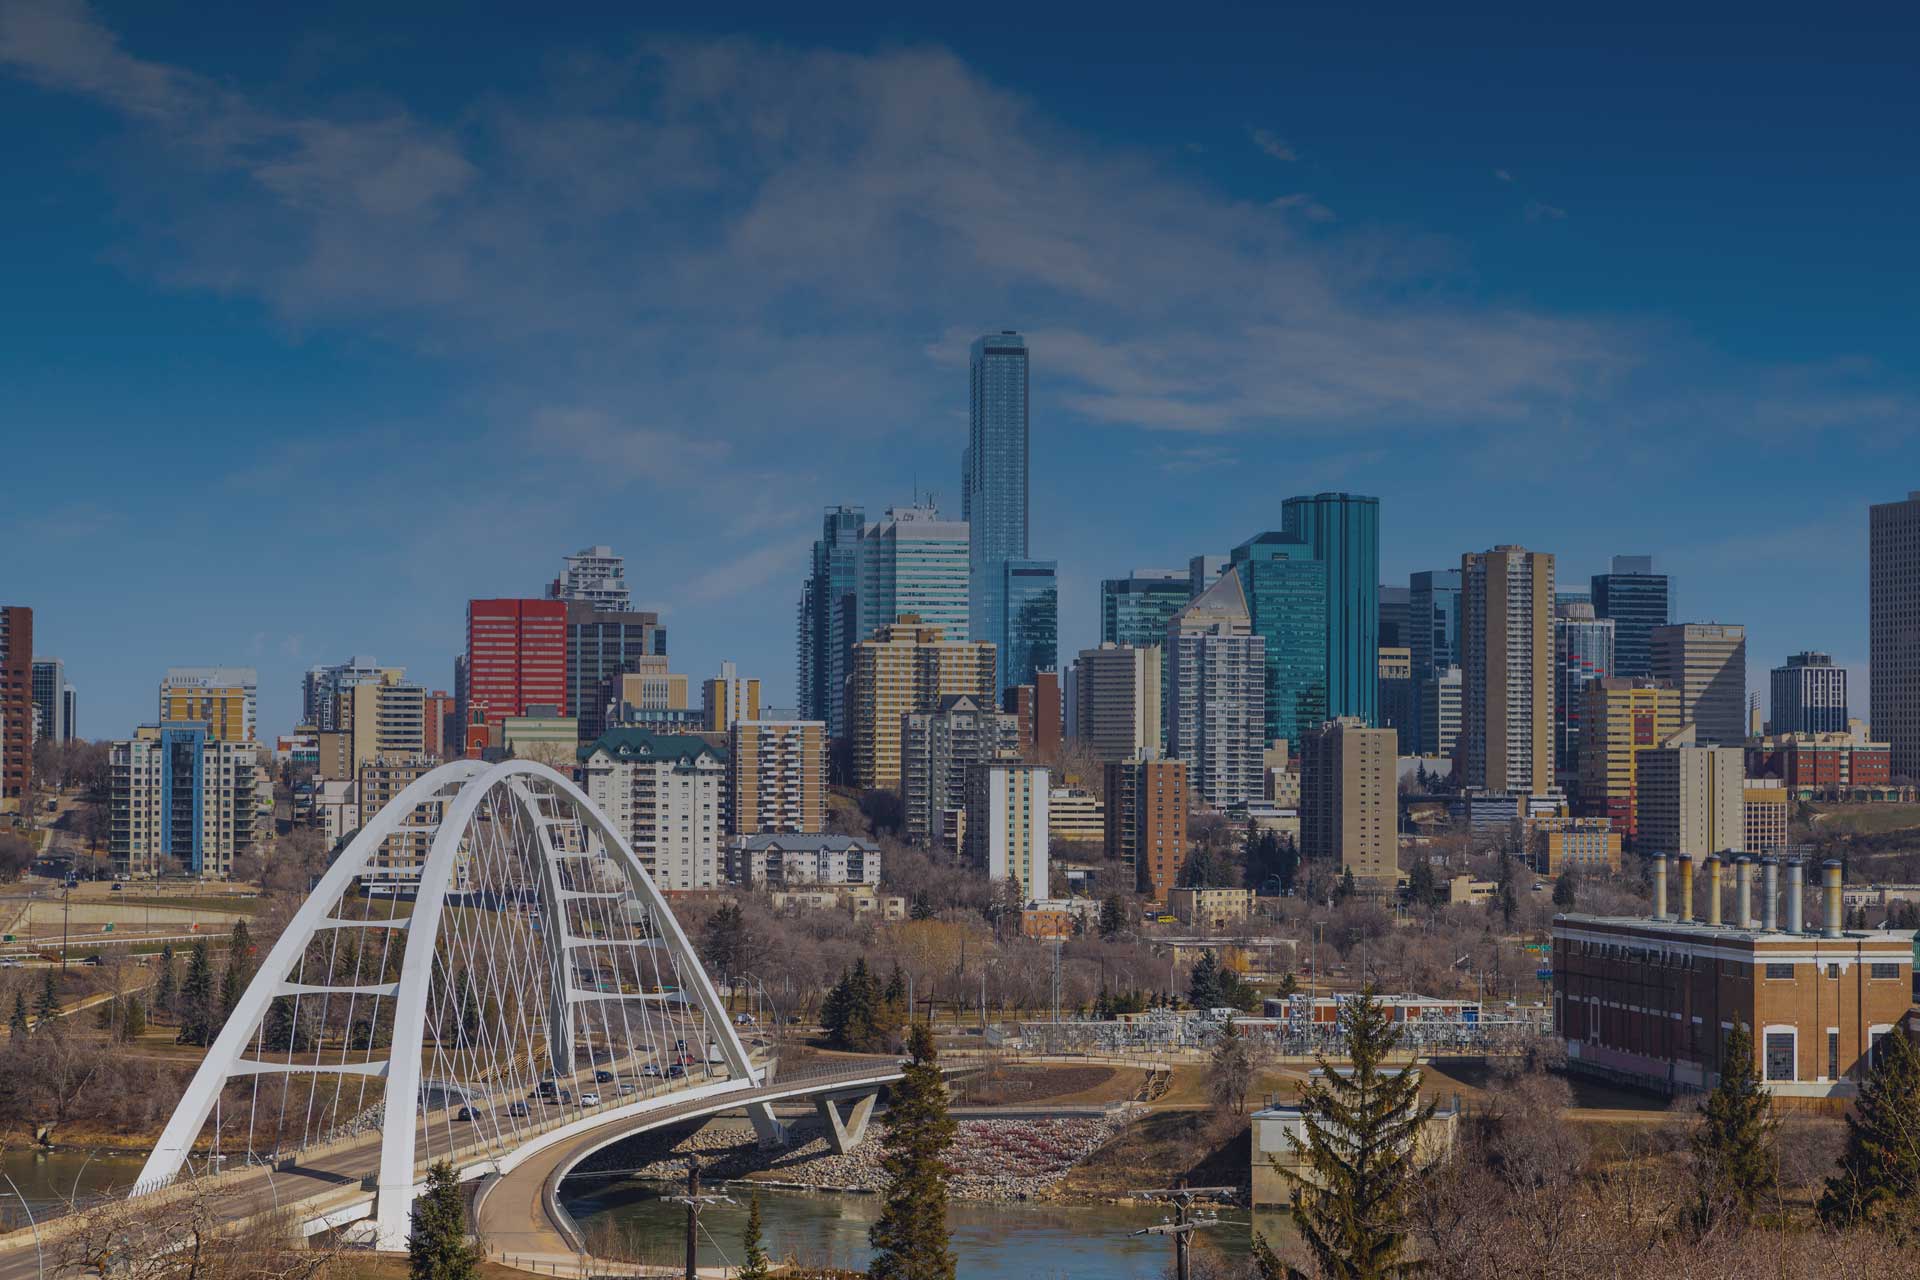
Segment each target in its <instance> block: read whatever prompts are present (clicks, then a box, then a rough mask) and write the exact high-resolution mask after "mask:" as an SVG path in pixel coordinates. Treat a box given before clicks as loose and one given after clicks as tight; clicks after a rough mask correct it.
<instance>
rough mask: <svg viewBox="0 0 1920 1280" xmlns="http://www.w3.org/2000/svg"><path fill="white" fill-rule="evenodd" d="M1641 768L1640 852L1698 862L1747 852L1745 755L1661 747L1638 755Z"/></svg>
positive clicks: (1731, 751) (1733, 751) (1723, 750)
mask: <svg viewBox="0 0 1920 1280" xmlns="http://www.w3.org/2000/svg"><path fill="white" fill-rule="evenodd" d="M1638 770H1639V792H1640V795H1639V813H1638V821H1637V832H1638V836H1637V840H1638V845H1639V847H1640V848H1641V849H1643V850H1647V851H1651V852H1655V853H1666V854H1690V855H1692V856H1693V857H1696V858H1704V857H1706V856H1707V855H1708V854H1714V853H1743V852H1745V851H1746V847H1747V825H1746V822H1747V820H1746V808H1745V806H1746V752H1744V751H1742V750H1741V749H1740V748H1739V747H1696V746H1666V747H1659V748H1656V749H1655V750H1652V751H1646V752H1642V753H1641V754H1640V757H1639V762H1638Z"/></svg>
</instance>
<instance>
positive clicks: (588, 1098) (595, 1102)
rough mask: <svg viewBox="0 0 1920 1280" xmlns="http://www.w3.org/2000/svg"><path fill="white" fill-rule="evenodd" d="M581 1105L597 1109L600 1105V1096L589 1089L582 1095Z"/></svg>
mask: <svg viewBox="0 0 1920 1280" xmlns="http://www.w3.org/2000/svg"><path fill="white" fill-rule="evenodd" d="M580 1105H581V1106H583V1107H597V1106H599V1105H600V1095H599V1094H597V1093H595V1092H594V1091H593V1090H591V1089H588V1090H586V1091H584V1092H583V1093H581V1095H580Z"/></svg>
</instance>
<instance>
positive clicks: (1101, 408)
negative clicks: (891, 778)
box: [0, 0, 1920, 736]
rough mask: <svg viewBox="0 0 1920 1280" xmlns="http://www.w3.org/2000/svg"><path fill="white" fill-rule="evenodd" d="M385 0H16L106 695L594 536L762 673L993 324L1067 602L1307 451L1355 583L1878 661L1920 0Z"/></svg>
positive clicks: (45, 477)
mask: <svg viewBox="0 0 1920 1280" xmlns="http://www.w3.org/2000/svg"><path fill="white" fill-rule="evenodd" d="M403 8H404V13H400V14H396V7H395V6H374V5H370V4H369V5H354V4H337V5H326V4H318V5H309V6H300V7H298V8H291V7H287V6H254V7H251V8H246V9H222V10H221V11H220V12H219V13H218V16H217V20H216V19H215V18H214V17H213V16H212V15H211V14H210V12H209V11H208V10H206V9H205V8H204V7H203V6H185V5H168V4H158V3H156V4H143V5H120V6H106V5H95V6H91V7H89V6H87V5H84V4H80V3H74V2H71V0H0V129H4V137H5V140H6V148H7V156H8V163H7V166H6V172H7V175H8V177H7V181H6V182H5V183H0V244H4V245H5V251H4V252H5V256H6V263H5V277H4V278H5V280H6V289H7V294H8V303H9V305H7V306H5V307H4V308H0V437H4V444H5V448H6V450H7V452H6V454H5V456H6V457H7V458H8V459H9V465H8V480H9V483H8V484H7V486H6V498H5V499H4V501H0V548H4V555H3V556H0V599H4V600H6V601H7V602H10V603H11V602H21V603H27V604H31V605H33V606H34V607H35V608H36V610H37V628H38V634H39V642H38V645H37V648H39V649H40V650H41V651H43V652H50V653H56V654H58V655H60V656H61V657H63V658H65V659H66V661H67V662H68V664H69V671H70V678H71V679H73V681H74V682H75V683H76V684H77V685H78V686H79V687H80V689H81V699H82V729H83V731H84V732H85V733H87V734H89V735H91V736H107V735H114V734H121V733H124V732H126V731H127V729H128V728H130V727H131V726H132V725H133V724H134V723H136V722H137V721H139V720H141V719H145V718H149V717H151V715H152V713H153V706H152V702H153V687H154V684H155V682H156V681H157V680H158V678H159V675H160V673H161V671H162V670H163V669H164V668H165V667H166V666H167V665H169V664H179V663H215V662H237V663H252V664H254V665H257V666H258V667H259V668H260V672H261V678H262V698H261V701H262V707H261V716H262V725H263V729H264V730H265V731H266V732H269V733H271V732H276V731H279V730H282V729H284V728H286V727H287V726H288V725H289V724H290V723H291V721H292V719H293V717H294V714H295V712H296V710H297V702H296V691H297V687H298V673H299V672H300V671H302V670H304V669H305V667H307V666H308V665H311V664H312V663H315V662H320V661H337V660H340V659H343V658H345V657H346V656H348V655H349V654H352V653H370V654H374V655H376V656H378V657H380V658H381V659H383V660H386V661H389V662H396V663H404V664H406V665H407V666H408V667H409V668H410V669H411V670H412V671H413V673H414V674H415V675H416V676H417V677H419V678H421V679H422V680H425V681H428V682H430V683H431V684H433V685H437V686H442V687H446V686H448V685H449V682H450V680H451V669H452V659H453V655H454V653H455V652H456V651H457V650H458V649H459V647H460V644H461V627H462V621H463V616H464V614H463V604H464V601H465V600H466V599H467V598H468V597H469V596H473V595H508V594H535V593H537V591H538V589H539V586H540V584H541V583H542V582H544V581H545V580H546V579H548V578H550V577H551V576H552V575H553V574H554V572H555V571H556V570H557V568H558V565H559V558H560V556H561V555H562V554H563V553H564V552H566V551H569V550H572V549H574V548H577V547H580V546H584V545H588V544H591V543H596V542H604V543H610V544H612V545H613V546H614V547H616V548H617V549H618V550H620V551H623V552H624V553H625V554H626V555H627V556H628V559H629V575H630V577H631V578H632V580H633V583H634V586H635V590H636V597H637V600H638V601H639V602H640V603H641V604H642V605H644V606H646V607H654V608H658V609H660V610H661V612H662V613H663V614H664V615H665V618H666V622H667V625H668V627H669V635H670V640H671V648H672V651H673V653H674V654H675V655H676V656H677V658H678V662H677V663H676V666H677V667H678V669H681V670H684V671H686V672H688V673H689V674H692V675H695V676H704V675H706V674H709V673H710V672H711V671H712V670H713V669H714V668H715V666H716V665H717V664H718V663H719V662H720V661H721V660H722V659H723V658H730V659H733V660H735V661H736V662H738V663H739V664H740V666H741V668H742V670H743V671H745V672H747V673H756V674H759V675H761V676H762V677H763V678H764V679H765V680H766V681H767V684H768V687H769V690H770V696H771V697H772V698H773V700H774V701H776V702H784V701H787V700H789V699H790V696H791V691H792V685H793V663H794V657H793V632H794V624H793V617H794V604H795V600H796V598H797V595H798V591H799V584H800V578H801V574H802V571H803V566H804V564H805V560H806V555H807V547H808V545H809V543H810V541H811V539H812V538H813V537H814V536H816V534H817V532H818V527H819V515H820V511H821V509H822V508H823V507H825V506H828V505H831V504H834V503H839V502H855V503H861V504H863V505H865V506H866V507H867V509H868V510H869V511H870V512H875V513H877V512H878V511H879V510H880V509H881V508H883V507H885V506H886V505H888V504H889V503H895V502H905V501H906V500H908V499H909V497H910V496H911V493H912V491H913V487H914V486H915V484H916V483H917V484H918V485H919V487H920V488H922V489H927V488H932V489H933V490H935V492H936V494H937V495H938V496H939V498H940V500H941V502H942V504H943V505H945V506H947V507H950V508H952V509H954V510H955V511H956V512H957V509H958V505H959V503H958V498H959V492H958V477H959V455H960V449H961V446H962V444H963V442H964V436H965V412H966V371H965V346H966V342H967V340H968V339H969V338H971V337H972V336H973V335H974V334H975V333H977V332H979V331H982V330H985V329H998V328H1003V327H1005V328H1019V329H1021V330H1023V331H1025V332H1026V333H1027V334H1028V335H1029V338H1030V342H1031V345H1032V350H1033V430H1034V477H1033V494H1034V499H1033V501H1034V524H1035V529H1034V550H1035V554H1038V555H1047V556H1055V557H1057V558H1058V559H1059V561H1060V566H1061V582H1062V593H1063V601H1062V618H1061V625H1062V641H1063V646H1065V647H1068V648H1074V647H1078V646H1079V645H1081V644H1084V643H1089V642H1091V641H1092V640H1093V639H1095V638H1097V636H1096V633H1097V612H1096V601H1097V589H1098V581H1099V579H1100V578H1101V577H1104V576H1110V575H1113V574H1117V573H1121V572H1124V571H1125V570H1126V569H1127V568H1128V567H1130V566H1133V565H1163V564H1165V565H1173V564H1180V563H1184V561H1185V559H1186V558H1187V557H1188V556H1190V555H1194V554H1198V553H1200V552H1203V551H1214V552H1222V551H1225V550H1226V549H1227V548H1229V547H1231V546H1232V545H1233V544H1234V543H1236V542H1238V541H1240V540H1241V539H1242V538H1244V537H1246V536H1247V535H1248V534H1250V533H1253V532H1255V531H1258V530H1260V529H1264V528H1268V527H1271V526H1273V525H1275V524H1276V523H1277V521H1278V512H1279V505H1280V502H1281V500H1282V499H1283V498H1285V497H1286V496H1288V495H1290V494H1293V493H1299V492H1312V491H1315V490H1320V489H1328V488H1344V489H1351V490H1355V491H1360V492H1367V493H1374V494H1378V495H1379V496H1380V497H1381V500H1382V526H1383V563H1382V576H1383V578H1384V579H1385V580H1386V581H1389V582H1393V581H1404V578H1405V575H1406V574H1407V573H1408V572H1409V571H1412V570H1415V569H1423V568H1442V567H1447V566H1449V565H1457V563H1458V558H1459V555H1460V553H1461V552H1462V551H1465V550H1474V549H1480V548H1484V547H1486V546H1489V545H1492V544H1494V543H1497V542H1519V543H1524V544H1526V545H1528V546H1531V547H1535V548H1539V549H1542V550H1548V551H1552V552H1555V553H1556V554H1557V555H1558V557H1559V564H1560V571H1561V576H1562V579H1563V581H1565V580H1576V581H1579V582H1582V583H1584V580H1585V578H1586V577H1587V575H1588V574H1590V573H1592V572H1594V571H1596V570H1598V569H1601V568H1603V567H1604V565H1605V562H1606V559H1607V557H1608V556H1609V555H1611V554H1613V553H1615V552H1641V553H1644V552H1651V553H1652V554H1654V555H1656V556H1657V557H1658V558H1659V560H1660V562H1661V564H1662V565H1663V566H1664V567H1665V568H1666V569H1667V570H1668V571H1670V572H1671V573H1672V574H1673V575H1674V578H1675V594H1676V598H1677V601H1678V607H1679V612H1680V614H1681V616H1682V618H1683V619H1685V620H1708V619H1713V620H1719V621H1728V622H1744V623H1746V624H1747V626H1748V627H1749V649H1750V652H1749V672H1750V675H1749V679H1750V683H1751V684H1752V685H1753V686H1754V687H1755V688H1756V689H1759V688H1761V687H1762V686H1763V684H1764V672H1765V670H1766V668H1767V667H1769V666H1772V665H1774V664H1775V663H1777V662H1778V661H1780V660H1781V658H1782V657H1783V656H1784V655H1785V654H1786V653H1788V652H1790V651H1792V650H1795V649H1799V648H1803V647H1818V648H1826V649H1829V650H1831V651H1832V652H1834V653H1835V654H1836V656H1837V657H1839V658H1840V660H1842V661H1844V662H1846V663H1848V664H1849V665H1850V666H1852V667H1854V668H1855V671H1856V687H1855V690H1854V698H1853V700H1854V703H1855V704H1856V706H1857V707H1860V708H1864V706H1865V703H1866V697H1865V689H1864V682H1865V678H1866V672H1865V660H1866V638H1865V632H1866V597H1865V581H1866V563H1865V541H1866V511H1865V507H1866V504H1868V503H1869V502H1873V501H1885V500H1889V499H1893V498H1898V497H1902V496H1904V495H1905V494H1906V492H1907V491H1908V490H1909V489H1913V488H1920V462H1917V461H1916V460H1917V459H1920V451H1916V449H1915V434H1916V427H1915V424H1916V422H1920V415H1917V414H1916V407H1917V405H1920V388H1916V385H1915V384H1916V377H1915V370H1914V343H1915V337H1916V321H1915V319H1914V317H1915V316H1916V314H1920V306H1917V305H1916V304H1920V273H1916V272H1915V270H1914V267H1913V243H1912V240H1913V209H1914V208H1915V207H1916V204H1920V168H1917V167H1916V166H1915V164H1914V150H1913V141H1912V140H1913V137H1914V136H1915V127H1916V124H1920V120H1917V119H1916V117H1917V116H1920V110H1916V108H1917V107H1920V101H1916V100H1917V99H1920V79H1917V78H1916V77H1914V76H1913V75H1912V68H1911V61H1910V53H1911V49H1912V48H1913V38H1914V36H1915V35H1916V31H1915V30H1914V26H1915V24H1916V19H1915V18H1914V17H1913V16H1912V12H1911V10H1908V11H1906V12H1905V13H1901V12H1899V11H1896V10H1894V9H1891V8H1888V9H1886V10H1853V11H1848V10H1838V9H1837V10H1833V11H1831V12H1823V15H1822V18H1821V22H1820V23H1819V25H1818V29H1809V27H1808V26H1807V25H1805V24H1806V18H1805V14H1804V11H1801V12H1798V13H1789V12H1788V11H1785V10H1782V11H1781V13H1780V16H1779V17H1778V18H1777V19H1776V18H1774V17H1771V16H1770V15H1769V13H1768V12H1767V11H1766V10H1764V9H1755V8H1754V7H1753V6H1742V7H1739V8H1732V7H1729V8H1727V9H1725V10H1722V11H1719V12H1714V11H1711V10H1707V9H1704V8H1699V9H1696V10H1695V13H1696V15H1697V16H1696V17H1694V18H1692V19H1690V20H1689V21H1686V22H1674V21H1672V20H1670V19H1669V18H1668V17H1667V16H1666V12H1665V11H1664V10H1660V9H1655V8H1653V7H1650V6H1649V7H1638V8H1636V7H1614V8H1611V9H1609V10H1608V11H1607V13H1606V14H1605V15H1604V16H1594V17H1589V18H1587V19H1586V20H1583V21H1579V22H1572V23H1569V22H1565V21H1561V20H1557V19H1553V20H1550V16H1551V7H1548V9H1546V10H1542V9H1541V8H1540V7H1539V6H1517V5H1514V6H1492V7H1482V8H1479V9H1477V10H1476V11H1475V12H1474V13H1473V14H1472V15H1466V16H1463V15H1460V14H1449V15H1441V14H1438V13H1437V12H1435V11H1433V10H1432V9H1431V7H1430V6H1418V7H1416V6H1406V7H1391V8H1390V7H1378V6H1376V7H1372V8H1368V9H1365V10H1360V9H1358V8H1356V7H1353V6H1344V7H1327V8H1324V9H1315V10H1312V11H1308V12H1301V13H1282V12H1255V11H1253V10H1251V9H1245V10H1241V9H1232V10H1228V9H1218V10H1209V9H1207V8H1205V7H1202V8H1199V9H1195V10H1191V11H1183V12H1182V14H1181V18H1182V21H1183V23H1184V24H1185V26H1184V28H1183V29H1182V30H1180V31H1176V32H1168V31H1164V30H1159V29H1156V27H1155V26H1154V23H1155V22H1156V21H1160V22H1164V20H1165V16H1166V12H1167V11H1166V10H1165V9H1164V8H1159V9H1142V10H1140V11H1139V13H1138V14H1137V16H1133V15H1129V14H1128V13H1126V12H1116V11H1114V10H1112V9H1109V8H1103V9H1100V10H1098V11H1088V10H1075V9H1068V8H1064V7H1062V8H1060V9H1058V10H1055V11H1053V13H1052V14H1051V15H1047V14H1042V15H1039V16H1037V17H1036V16H1034V15H1032V14H1029V13H1025V12H1023V13H1020V14H1019V15H1017V17H1012V18H1010V17H1009V16H1008V15H1007V14H1006V13H1005V12H1003V11H996V10H980V9H977V7H976V8H975V9H973V10H967V11H963V10H962V8H961V7H958V6H948V7H946V9H945V11H944V13H943V16H942V17H940V18H938V19H921V18H919V17H917V16H916V17H912V18H911V19H909V18H906V17H903V16H902V13H903V11H902V10H901V9H900V8H899V7H898V6H891V7H888V8H885V9H874V10H872V11H870V12H862V10H861V9H860V8H859V7H857V6H856V7H846V6H841V7H837V8H836V11H835V14H834V16H833V17H831V18H830V19H828V20H826V21H824V22H823V21H821V20H819V19H818V14H817V11H794V10H792V9H790V8H785V7H783V8H781V9H779V10H778V11H769V12H765V13H761V12H754V11H752V10H746V9H739V10H734V11H732V12H731V13H727V14H720V15H717V16H713V17H710V18H709V17H702V18H701V19H700V25H693V26H688V25H678V26H663V25H658V23H657V22H655V21H654V15H653V14H649V13H648V12H646V11H645V7H629V6H619V7H616V6H604V7H573V6H567V5H549V6H543V7H540V8H538V9H537V10H529V9H525V8H523V7H515V8H512V9H507V8H504V7H503V8H502V9H500V10H499V11H497V12H489V11H488V10H487V9H485V8H484V7H479V6H473V5H460V6H454V5H451V4H447V5H420V4H416V5H409V6H404V7H403ZM691 12H692V11H686V10H683V11H676V12H674V13H673V14H672V15H670V16H669V18H668V19H667V20H668V21H673V20H676V19H677V20H679V21H681V22H686V21H689V20H690V18H689V15H690V14H691ZM796 12H804V13H805V15H806V17H807V19H808V21H807V22H806V23H805V24H804V25H801V24H798V23H796V21H795V19H794V16H793V15H794V14H795V13H796Z"/></svg>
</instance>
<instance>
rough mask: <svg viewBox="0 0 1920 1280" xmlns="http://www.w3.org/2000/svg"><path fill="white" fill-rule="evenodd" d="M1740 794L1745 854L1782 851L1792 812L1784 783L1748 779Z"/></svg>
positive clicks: (1764, 779)
mask: <svg viewBox="0 0 1920 1280" xmlns="http://www.w3.org/2000/svg"><path fill="white" fill-rule="evenodd" d="M1741 794H1742V799H1743V801H1744V804H1745V808H1746V832H1747V839H1746V846H1745V847H1746V851H1747V852H1748V853H1752V854H1765V853H1778V852H1780V850H1782V849H1784V848H1786V847H1787V826H1788V821H1789V818H1790V815H1791V814H1792V811H1793V806H1792V804H1791V802H1790V801H1789V800H1788V798H1787V787H1786V784H1785V783H1783V782H1781V781H1780V780H1779V779H1778V778H1748V779H1747V780H1746V781H1745V783H1744V784H1743V786H1742V793H1741Z"/></svg>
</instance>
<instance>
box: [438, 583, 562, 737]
mask: <svg viewBox="0 0 1920 1280" xmlns="http://www.w3.org/2000/svg"><path fill="white" fill-rule="evenodd" d="M462 692H463V693H464V694H465V696H466V699H467V707H466V708H463V710H465V709H471V708H484V709H485V712H486V719H487V721H488V722H489V723H491V724H498V723H499V722H500V721H501V720H503V719H505V718H506V717H507V716H519V715H525V714H526V713H527V708H528V707H556V708H558V709H559V712H560V714H561V715H566V714H568V713H569V712H570V711H571V710H572V708H570V707H569V706H568V705H567V605H566V602H565V601H564V600H469V601H467V665H466V682H465V686H464V688H463V690H462Z"/></svg>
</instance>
